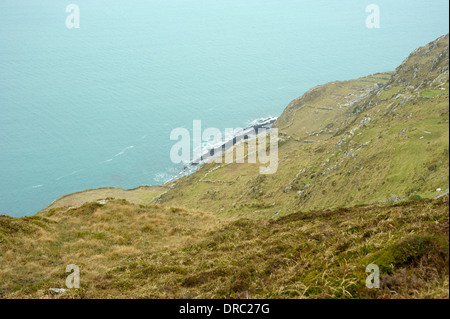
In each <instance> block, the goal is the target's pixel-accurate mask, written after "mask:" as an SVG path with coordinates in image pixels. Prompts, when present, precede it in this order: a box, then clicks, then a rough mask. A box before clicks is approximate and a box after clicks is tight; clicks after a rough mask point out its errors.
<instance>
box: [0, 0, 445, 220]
mask: <svg viewBox="0 0 450 319" xmlns="http://www.w3.org/2000/svg"><path fill="white" fill-rule="evenodd" d="M70 3H74V4H77V5H78V6H79V8H80V28H79V29H68V28H67V27H66V24H65V21H66V18H67V16H68V15H69V13H66V11H65V9H66V6H67V5H69V4H70ZM371 3H372V2H371V1H369V2H367V1H361V0H340V1H336V0H327V1H326V0H321V1H318V0H190V1H189V0H133V1H126V0H72V1H65V0H58V1H56V0H0V214H6V215H11V216H26V215H33V214H35V213H36V212H37V211H38V210H39V209H41V208H44V207H45V206H47V205H48V204H50V203H51V202H52V201H54V200H55V199H57V198H58V197H60V196H62V195H64V194H68V193H71V192H75V191H80V190H84V189H90V188H98V187H104V186H114V187H122V188H134V187H137V186H139V185H157V184H161V183H164V182H165V181H167V180H168V179H170V178H171V177H172V176H173V173H174V171H176V170H177V167H178V165H176V164H173V163H172V162H171V161H170V157H169V154H170V149H171V147H172V146H173V145H174V143H175V142H173V141H170V138H169V137H170V132H171V131H172V129H174V128H176V127H185V128H188V129H191V130H192V121H193V120H202V126H203V127H204V128H207V127H216V128H219V129H220V130H224V129H225V128H236V127H245V126H246V125H248V124H249V123H250V122H251V121H253V120H255V119H258V118H262V117H269V116H278V115H280V114H281V112H282V111H283V110H284V108H285V107H286V105H287V104H288V103H289V102H290V101H291V100H292V99H294V98H296V97H298V96H300V95H302V94H303V93H304V92H305V91H307V90H308V89H309V88H311V87H313V86H315V85H318V84H323V83H326V82H329V81H334V80H346V79H351V78H357V77H361V76H365V75H368V74H373V73H376V72H382V71H389V70H393V69H394V68H395V67H397V66H398V65H399V64H400V63H401V62H402V61H403V60H404V59H405V58H406V57H407V56H408V54H409V53H410V52H411V51H413V50H414V49H415V48H417V47H419V46H422V45H425V44H427V43H428V42H430V41H432V40H434V39H435V38H437V37H439V36H441V35H443V34H445V33H448V21H449V16H448V9H449V3H448V1H447V0H396V1H387V0H377V1H376V4H377V5H378V6H379V7H380V23H381V24H380V28H379V29H369V28H367V27H366V24H365V21H366V17H367V16H368V15H369V13H366V12H365V9H366V6H367V5H369V4H371Z"/></svg>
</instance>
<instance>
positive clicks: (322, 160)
mask: <svg viewBox="0 0 450 319" xmlns="http://www.w3.org/2000/svg"><path fill="white" fill-rule="evenodd" d="M448 44H449V38H448V35H446V36H443V37H441V38H439V39H437V40H435V41H433V42H431V43H430V44H428V45H427V46H425V47H422V48H419V49H417V50H416V51H414V52H413V53H412V54H411V55H410V56H409V57H408V58H407V59H406V60H405V61H404V62H403V63H402V64H401V65H400V66H399V67H398V68H397V69H396V70H395V71H394V72H389V73H382V74H375V75H372V76H368V77H364V78H361V79H357V80H351V81H344V82H332V83H328V84H325V85H321V86H318V87H315V88H313V89H311V90H309V91H308V92H307V93H305V94H304V95H303V96H302V97H300V98H298V99H296V100H294V101H293V102H291V103H290V104H289V105H288V107H287V108H286V110H285V111H284V112H283V114H282V115H281V116H280V117H279V119H278V120H277V121H276V122H275V126H276V127H277V128H278V129H279V135H280V136H279V138H280V139H279V160H280V162H279V168H278V171H277V172H276V174H273V175H260V174H259V170H258V168H259V164H248V163H244V164H236V163H234V164H207V165H204V166H203V167H202V168H201V169H200V170H199V171H198V172H196V173H195V174H192V175H190V176H187V177H184V178H182V179H180V180H179V181H177V182H176V183H174V184H173V185H171V187H172V188H171V189H170V190H169V191H168V192H167V193H165V194H164V195H163V196H161V197H160V198H159V200H158V202H159V203H164V204H169V205H178V206H180V205H181V206H186V207H190V208H196V209H202V210H205V211H210V212H214V213H218V214H219V215H221V216H222V215H223V216H244V215H245V216H246V217H249V216H254V217H257V218H259V217H262V218H267V217H270V216H271V215H273V213H274V212H275V211H279V212H280V214H281V215H284V214H290V213H293V212H296V211H299V210H302V211H304V210H311V209H327V208H332V207H342V206H352V205H358V204H368V203H372V204H373V203H389V202H396V201H399V200H402V199H408V198H410V197H413V196H416V197H419V196H420V197H424V198H425V197H427V198H433V197H435V196H437V195H439V194H440V193H441V192H444V191H445V190H446V189H448V187H449V185H448V184H449V181H448V176H449V170H448V164H449V140H448V139H449V122H448V120H449V102H448V92H449V82H448V80H449V70H448V63H449V58H448ZM437 189H440V191H436V190H437Z"/></svg>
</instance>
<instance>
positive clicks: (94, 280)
mask: <svg viewBox="0 0 450 319" xmlns="http://www.w3.org/2000/svg"><path fill="white" fill-rule="evenodd" d="M448 225H449V217H448V197H446V198H444V199H440V200H436V201H428V200H421V201H412V202H406V203H402V204H397V205H394V206H381V207H377V206H365V207H364V206H362V207H354V208H348V209H338V210H334V211H332V210H326V211H314V212H298V213H294V214H291V215H289V216H285V217H280V218H274V219H272V220H249V219H235V220H218V219H217V218H215V217H214V216H212V215H210V214H207V213H203V212H200V211H190V210H186V209H182V208H174V207H164V206H160V205H151V206H139V205H133V204H130V203H127V202H125V201H119V200H115V201H110V202H108V203H107V204H106V205H104V206H102V205H100V204H98V203H89V204H85V205H83V206H82V207H80V208H77V209H69V210H67V209H65V208H61V209H55V210H52V211H50V212H49V213H47V214H43V215H40V216H34V217H25V218H20V219H15V218H11V217H6V216H3V217H1V218H0V265H1V267H0V275H1V276H0V293H1V296H2V297H4V298H246V297H260V298H448V287H449V286H448V278H449V277H448V274H449V271H448V262H449V260H448V256H449V254H448ZM369 263H376V264H378V265H379V266H380V269H381V271H382V275H381V283H382V288H381V289H378V290H377V289H374V290H370V289H367V288H366V287H365V285H364V283H365V278H366V276H367V274H366V273H365V267H366V266H367V265H368V264H369ZM68 264H76V265H78V266H80V269H81V288H80V289H72V290H69V291H67V292H66V293H64V294H61V295H53V294H51V293H50V292H49V288H51V287H64V283H65V278H66V276H67V274H66V273H65V267H66V266H67V265H68Z"/></svg>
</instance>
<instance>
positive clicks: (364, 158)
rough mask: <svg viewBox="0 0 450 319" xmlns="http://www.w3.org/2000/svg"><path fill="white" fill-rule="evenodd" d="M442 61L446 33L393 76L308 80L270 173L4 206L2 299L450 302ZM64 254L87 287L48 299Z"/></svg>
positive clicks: (226, 173) (200, 176)
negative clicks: (371, 273) (373, 286)
mask: <svg viewBox="0 0 450 319" xmlns="http://www.w3.org/2000/svg"><path fill="white" fill-rule="evenodd" d="M448 66H449V36H448V35H445V36H442V37H440V38H439V39H437V40H435V41H433V42H431V43H429V44H428V45H426V46H424V47H421V48H418V49H417V50H415V51H414V52H413V53H411V55H410V56H409V57H408V58H407V59H406V60H405V61H404V62H403V63H402V64H401V65H400V66H399V67H398V68H397V69H396V70H394V71H391V72H383V73H378V74H373V75H369V76H366V77H363V78H360V79H354V80H349V81H341V82H332V83H328V84H325V85H319V86H316V87H314V88H312V89H311V90H309V91H308V92H306V93H305V94H304V95H303V96H301V97H299V98H297V99H295V100H294V101H292V102H291V103H290V104H289V105H288V106H287V108H286V109H285V111H284V112H283V113H282V114H281V116H280V117H279V118H278V119H277V120H276V122H275V123H274V127H276V128H277V129H278V131H279V137H278V147H279V167H278V171H277V172H276V173H275V174H272V175H260V174H259V166H260V164H259V163H255V164H250V163H244V164H237V163H229V164H218V163H206V164H204V165H202V166H201V167H200V168H199V169H198V170H197V171H196V172H195V173H193V174H191V175H188V176H184V177H182V178H180V179H178V180H176V181H173V182H171V183H169V184H166V185H162V186H160V187H142V188H138V189H135V190H129V191H125V190H117V189H101V190H89V191H85V192H80V193H77V194H71V195H67V196H65V197H64V198H61V199H60V200H57V201H55V202H54V203H52V204H51V205H50V206H49V207H47V208H46V209H43V210H42V211H41V212H39V213H38V214H37V215H35V216H32V217H24V218H12V217H8V216H0V265H2V267H1V269H0V297H3V298H27V297H32V298H49V297H50V298H84V297H90V298H109V297H110V298H136V297H138V298H223V297H227V298H230V297H231V298H245V297H249V298H274V297H279V298H366V297H367V298H421V297H429V298H448V282H449V281H448V279H449V267H448V264H449V252H448V247H449V242H448V225H449V214H448V195H445V193H446V192H448V188H449V185H448V184H449V180H448V177H449V167H448V166H449V100H448V94H449V67H448ZM241 142H242V143H246V141H241ZM228 151H233V149H230V150H228ZM443 194H444V196H442V195H443ZM437 197H440V198H439V199H435V198H437ZM370 263H375V264H377V265H379V266H380V271H381V284H382V286H381V288H380V289H377V290H368V289H367V288H366V287H365V278H366V275H367V274H366V273H365V267H366V266H367V265H368V264H370ZM69 264H76V265H78V266H80V269H81V288H80V289H71V290H68V291H66V292H63V293H60V294H55V293H54V292H52V291H51V290H50V288H54V287H63V286H64V281H65V277H66V273H65V267H66V266H67V265H69Z"/></svg>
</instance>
